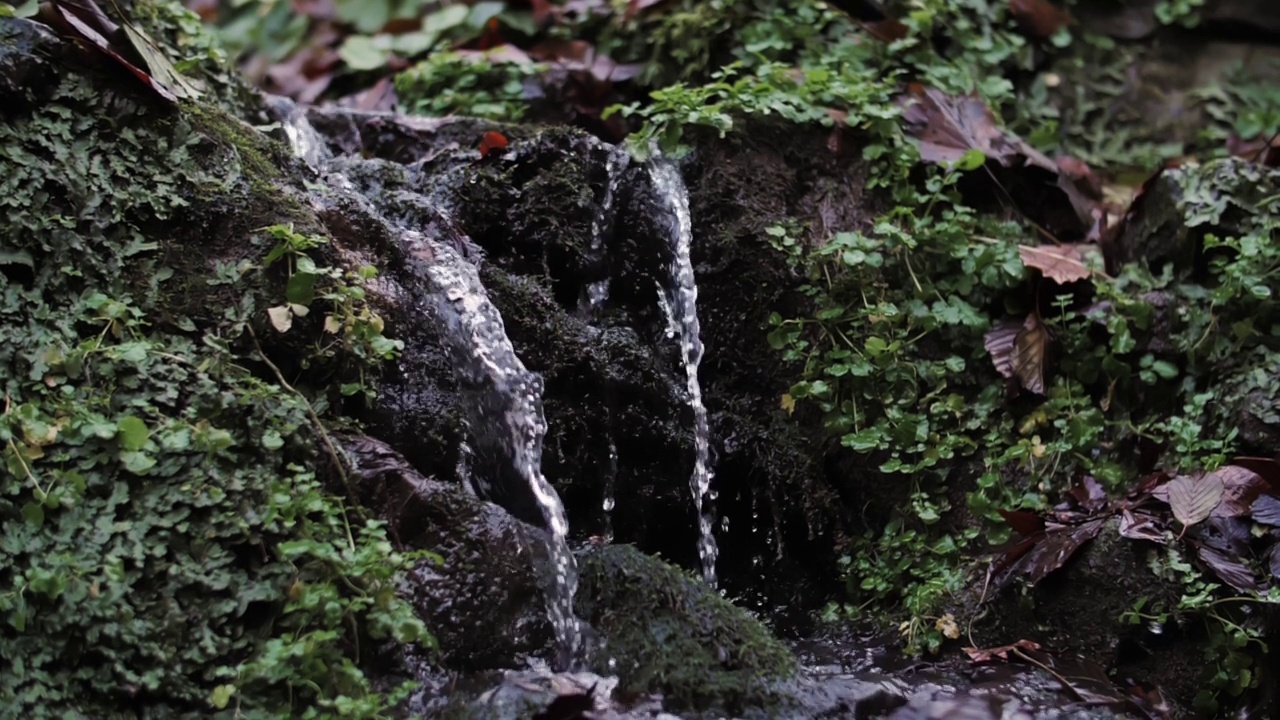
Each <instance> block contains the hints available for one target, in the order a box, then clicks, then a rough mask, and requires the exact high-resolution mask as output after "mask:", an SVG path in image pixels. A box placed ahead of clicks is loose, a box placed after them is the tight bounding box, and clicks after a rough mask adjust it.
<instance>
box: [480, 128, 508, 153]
mask: <svg viewBox="0 0 1280 720" xmlns="http://www.w3.org/2000/svg"><path fill="white" fill-rule="evenodd" d="M507 144H508V143H507V136H506V135H503V134H502V133H500V132H494V131H492V130H490V131H489V132H487V133H485V134H484V135H483V136H482V137H481V138H480V157H481V158H487V157H489V156H490V155H492V154H494V153H498V154H501V153H502V151H503V150H506V149H507Z"/></svg>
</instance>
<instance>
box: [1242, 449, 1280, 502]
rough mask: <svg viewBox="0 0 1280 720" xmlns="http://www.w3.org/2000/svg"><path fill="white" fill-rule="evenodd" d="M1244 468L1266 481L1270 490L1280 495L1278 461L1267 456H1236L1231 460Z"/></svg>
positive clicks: (1279, 468)
mask: <svg viewBox="0 0 1280 720" xmlns="http://www.w3.org/2000/svg"><path fill="white" fill-rule="evenodd" d="M1231 464H1232V465H1239V466H1240V467H1242V468H1245V469H1246V470H1252V471H1253V472H1255V473H1257V474H1258V476H1259V477H1261V478H1262V479H1263V480H1265V481H1266V482H1267V485H1268V486H1269V487H1270V489H1271V492H1272V493H1275V494H1277V495H1280V463H1277V462H1276V460H1275V458H1269V457H1238V458H1235V459H1234V460H1232V461H1231Z"/></svg>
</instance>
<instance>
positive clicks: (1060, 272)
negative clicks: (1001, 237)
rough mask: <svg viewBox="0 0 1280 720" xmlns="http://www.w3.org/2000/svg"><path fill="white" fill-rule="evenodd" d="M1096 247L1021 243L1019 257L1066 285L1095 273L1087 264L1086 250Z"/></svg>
mask: <svg viewBox="0 0 1280 720" xmlns="http://www.w3.org/2000/svg"><path fill="white" fill-rule="evenodd" d="M1096 249H1097V246H1095V245H1038V246H1031V245H1019V246H1018V257H1020V258H1022V264H1023V265H1026V266H1027V267H1029V268H1033V269H1035V270H1039V271H1040V273H1041V274H1042V275H1044V276H1045V277H1046V278H1048V279H1049V280H1052V281H1054V282H1056V283H1058V284H1059V285H1065V284H1067V283H1070V282H1076V281H1077V280H1087V279H1088V278H1089V277H1090V276H1091V275H1092V274H1093V271H1092V270H1090V269H1089V266H1088V265H1086V264H1085V251H1086V250H1096Z"/></svg>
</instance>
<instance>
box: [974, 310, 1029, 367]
mask: <svg viewBox="0 0 1280 720" xmlns="http://www.w3.org/2000/svg"><path fill="white" fill-rule="evenodd" d="M1019 332H1022V323H1020V322H1003V323H1001V324H999V325H997V326H996V327H994V328H992V329H991V330H988V331H987V333H986V334H985V335H983V336H982V345H983V347H985V348H986V349H987V352H988V353H989V354H990V355H991V363H992V364H993V365H995V368H996V372H998V373H1000V375H1001V376H1002V377H1006V378H1012V377H1013V362H1012V355H1013V341H1014V340H1015V339H1016V338H1017V337H1018V333H1019Z"/></svg>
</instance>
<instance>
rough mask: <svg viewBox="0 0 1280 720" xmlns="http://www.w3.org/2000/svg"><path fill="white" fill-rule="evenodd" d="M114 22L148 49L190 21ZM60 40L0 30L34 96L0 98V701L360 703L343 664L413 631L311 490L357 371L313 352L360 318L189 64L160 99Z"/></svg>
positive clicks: (175, 705) (375, 699)
mask: <svg viewBox="0 0 1280 720" xmlns="http://www.w3.org/2000/svg"><path fill="white" fill-rule="evenodd" d="M111 9H112V11H113V12H114V11H115V10H116V8H115V6H111ZM133 12H134V19H135V21H136V22H137V23H138V25H139V27H141V28H143V29H144V30H143V31H144V32H149V33H150V34H151V35H152V37H154V38H157V39H158V40H157V41H158V43H159V44H160V46H161V47H163V46H164V41H165V40H167V39H169V38H170V37H177V36H181V35H182V34H183V33H184V31H186V30H191V31H197V30H198V28H199V27H200V26H199V22H198V19H196V18H195V16H194V15H192V14H190V13H187V12H186V11H185V10H182V9H181V7H180V6H179V5H178V4H177V3H158V4H152V3H146V2H138V3H133ZM121 21H122V19H121V18H118V17H117V18H116V20H115V21H113V22H121ZM59 32H60V31H59V30H56V29H54V28H51V27H48V26H45V25H43V24H41V23H38V22H32V21H26V20H15V19H12V18H8V19H0V67H2V68H4V69H5V70H6V73H5V74H6V78H8V79H10V80H12V79H13V78H25V79H27V80H28V81H29V82H30V83H33V84H32V85H30V86H28V84H27V83H14V82H3V83H0V118H2V120H3V122H0V188H2V189H3V195H2V196H0V207H2V208H3V212H0V388H2V390H3V395H4V400H3V404H2V406H0V455H2V456H3V459H4V470H3V472H0V557H3V562H0V666H3V667H4V671H3V673H0V707H4V708H5V713H6V714H15V715H25V716H30V717H35V718H41V717H59V718H62V717H117V716H121V714H130V715H137V716H149V717H178V716H197V717H219V716H223V715H226V716H230V715H233V714H234V715H238V716H254V715H257V716H280V715H292V714H297V713H301V712H303V710H304V709H307V710H310V709H312V708H317V707H334V706H335V705H343V706H345V707H348V708H351V709H353V710H357V711H359V712H366V713H369V712H377V711H379V710H380V709H382V708H384V707H387V706H389V705H390V704H391V703H392V699H391V698H389V697H387V696H385V695H383V694H382V693H380V692H378V691H376V690H375V689H374V684H373V683H372V682H371V681H370V678H369V676H367V675H366V674H365V670H367V669H369V663H370V659H371V655H372V654H371V653H369V652H367V650H368V649H369V648H371V647H372V646H374V645H376V644H377V643H379V642H382V641H384V640H388V639H395V640H398V641H412V640H414V639H415V638H417V637H420V636H421V635H422V633H423V625H422V623H421V621H419V620H418V619H416V618H415V617H414V616H413V614H412V609H411V607H410V606H409V605H408V604H406V603H404V602H402V601H400V600H398V599H397V598H396V596H395V592H394V591H395V586H396V575H397V572H398V571H399V570H400V569H401V568H403V566H404V565H405V558H404V557H402V556H400V555H398V554H397V553H396V552H395V551H394V549H393V548H392V547H391V545H390V544H389V543H388V542H387V541H386V539H385V537H384V531H383V529H382V527H381V525H380V524H379V523H377V522H366V520H368V518H366V517H364V516H363V514H362V513H361V512H360V511H359V510H358V509H356V508H353V507H351V506H349V505H347V504H346V503H344V502H343V501H341V500H339V499H338V498H337V497H336V496H335V492H337V493H346V489H345V488H343V484H342V483H341V482H340V481H339V479H340V477H342V476H343V475H344V471H343V468H342V466H341V464H340V463H335V462H334V460H335V458H336V456H335V454H334V453H333V452H332V446H331V445H330V443H329V441H328V429H327V428H328V427H330V426H331V425H333V424H336V423H337V422H339V421H338V418H337V417H336V413H335V412H334V407H335V405H336V404H337V403H340V402H341V399H342V397H343V395H342V393H341V391H340V385H341V384H342V383H345V382H355V383H357V385H358V384H359V378H360V377H361V375H366V374H369V373H372V372H373V368H374V367H375V366H376V365H377V363H378V356H377V355H376V354H369V355H364V354H363V352H362V351H357V352H353V350H354V348H355V346H354V345H351V344H348V343H346V342H343V341H341V340H339V341H338V342H336V343H323V342H321V341H322V340H323V339H324V338H325V336H326V334H327V333H326V332H325V331H324V330H323V327H324V324H325V322H326V320H325V318H326V316H337V317H341V318H343V320H338V321H337V322H339V324H340V325H341V324H342V323H343V322H345V320H346V319H353V318H357V317H363V318H365V319H366V320H368V321H369V322H372V320H371V319H370V317H371V316H369V315H362V314H361V313H363V311H364V310H367V309H368V307H367V305H365V304H364V303H363V301H360V300H357V299H356V298H355V297H354V296H350V297H349V300H350V302H348V301H345V300H339V299H337V295H330V294H329V293H330V292H338V293H339V294H341V293H340V290H341V288H351V287H354V286H356V285H358V284H359V281H358V280H355V279H353V278H352V277H350V276H347V275H346V274H345V272H343V270H342V269H339V270H336V271H334V272H332V273H330V272H327V271H321V270H319V268H320V267H324V266H326V265H330V264H331V263H335V257H336V253H335V252H334V248H333V247H332V244H331V243H329V242H327V239H328V238H327V235H328V233H327V232H326V231H325V229H324V223H323V222H322V221H321V219H320V218H319V217H317V215H316V214H315V213H314V212H312V211H311V209H310V208H309V206H308V203H306V202H305V200H304V198H305V190H303V189H301V182H300V179H299V176H298V170H299V168H298V166H297V164H296V162H294V161H293V159H292V157H291V154H290V153H289V150H288V148H287V147H285V146H283V145H281V144H279V143H276V142H273V141H271V140H270V139H268V138H266V137H264V136H262V135H261V134H260V133H258V132H256V131H255V130H253V128H252V127H251V126H250V125H248V124H247V123H246V122H245V121H244V119H242V118H241V117H238V116H237V115H236V114H235V113H234V112H230V111H229V110H228V109H227V108H228V107H231V108H233V109H236V110H242V111H245V112H248V111H250V110H251V109H252V108H250V107H248V106H241V107H236V105H235V103H233V102H231V96H232V95H234V94H235V93H234V92H231V91H230V90H228V92H227V93H226V94H225V96H224V95H223V93H222V92H221V91H220V90H219V89H218V81H217V77H216V76H219V75H222V74H223V73H224V71H225V68H223V67H222V66H220V65H218V63H217V62H216V61H215V59H214V58H213V57H212V56H207V57H195V58H188V59H195V60H197V61H198V62H195V63H192V64H191V66H190V67H189V68H188V69H189V70H190V71H192V72H194V73H196V74H198V75H201V76H202V77H203V79H204V80H205V81H206V93H207V94H206V95H205V97H204V98H203V99H202V100H199V101H188V102H183V103H181V104H175V103H171V102H168V101H166V100H164V99H163V98H161V97H160V96H159V95H158V94H157V93H156V92H154V90H152V89H151V88H150V87H148V86H147V85H146V84H145V83H143V82H140V81H138V79H137V78H135V77H133V76H131V75H129V74H128V73H127V72H126V71H124V70H123V69H122V68H119V67H116V66H115V65H113V64H112V61H110V60H109V59H107V58H106V57H105V56H104V55H101V54H97V53H96V51H94V50H91V49H88V48H87V47H85V46H82V45H81V44H80V43H79V42H77V40H76V39H74V38H68V37H64V36H62V35H60V34H59ZM187 40H188V41H189V42H187V43H186V47H187V48H188V50H189V51H192V52H195V51H199V50H201V49H208V48H209V47H210V45H209V44H208V41H207V38H204V39H202V38H190V37H188V38H187ZM162 52H163V51H162ZM37 81H38V84H35V83H37ZM267 227H270V228H272V230H271V231H270V232H268V231H267V230H264V228H267ZM273 252H278V253H279V255H277V257H276V260H280V262H272V259H271V258H270V254H271V253H273ZM285 256H288V261H284V260H282V258H284V257H285ZM303 256H305V257H306V259H307V260H308V261H310V262H311V264H312V266H313V267H314V269H315V270H316V272H315V273H302V272H301V271H300V270H299V269H298V267H299V266H298V263H300V262H303V261H302V260H301V258H302V257H303ZM286 266H287V267H286ZM352 269H354V268H352ZM321 273H323V274H324V277H320V274H321ZM301 274H306V275H311V277H299V275H301ZM303 284H305V285H307V287H306V288H303V287H301V286H302V285H303ZM290 287H292V289H290ZM290 296H292V299H291V300H290V299H289V297H290ZM322 296H323V297H322ZM290 303H292V305H293V306H292V307H290V305H289V304H290ZM344 307H345V310H343V309H341V308H344ZM309 311H314V314H313V315H312V316H311V317H310V318H309V319H307V318H306V317H305V316H306V315H307V314H308V312H309ZM347 311H350V313H348V312H347ZM295 320H296V322H293V321H295ZM286 321H288V322H286ZM328 334H330V335H331V334H332V333H328ZM357 344H359V343H357ZM321 346H327V349H326V350H318V348H320V347H321ZM364 349H366V350H367V349H370V346H367V345H365V346H364ZM273 358H274V359H273ZM304 366H305V367H306V368H307V371H306V372H301V371H300V369H301V368H303V367H304ZM286 373H287V375H288V377H287V378H286ZM366 376H367V375H366ZM343 378H345V379H343ZM326 480H332V481H333V482H332V484H331V485H326V482H325V481H326ZM358 647H359V648H365V650H366V651H365V652H363V653H362V652H360V651H358V650H356V648H358Z"/></svg>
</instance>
